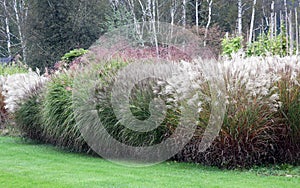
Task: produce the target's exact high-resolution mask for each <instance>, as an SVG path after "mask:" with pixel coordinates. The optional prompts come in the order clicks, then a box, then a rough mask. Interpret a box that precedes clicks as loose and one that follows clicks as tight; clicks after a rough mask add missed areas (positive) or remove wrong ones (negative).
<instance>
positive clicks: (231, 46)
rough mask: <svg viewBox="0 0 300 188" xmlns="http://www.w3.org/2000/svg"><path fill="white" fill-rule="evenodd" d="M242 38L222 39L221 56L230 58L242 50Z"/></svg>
mask: <svg viewBox="0 0 300 188" xmlns="http://www.w3.org/2000/svg"><path fill="white" fill-rule="evenodd" d="M242 42H243V37H233V38H227V37H226V38H224V39H223V40H222V51H223V55H227V56H229V57H231V54H233V53H236V52H238V51H239V50H240V49H242Z"/></svg>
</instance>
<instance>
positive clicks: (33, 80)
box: [1, 70, 48, 113]
mask: <svg viewBox="0 0 300 188" xmlns="http://www.w3.org/2000/svg"><path fill="white" fill-rule="evenodd" d="M47 80H48V79H47V78H46V77H44V76H42V75H40V73H39V70H37V71H35V72H34V71H29V72H28V73H21V74H13V75H8V76H6V77H2V78H1V81H2V95H3V96H4V103H5V109H7V111H8V112H9V113H14V112H15V110H16V109H17V108H18V105H19V104H20V102H21V100H22V99H23V98H24V97H25V96H26V94H27V93H28V92H29V91H30V90H31V89H32V88H33V87H35V86H36V85H40V84H44V83H45V82H46V81H47Z"/></svg>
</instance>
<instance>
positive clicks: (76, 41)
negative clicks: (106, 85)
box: [0, 0, 300, 67]
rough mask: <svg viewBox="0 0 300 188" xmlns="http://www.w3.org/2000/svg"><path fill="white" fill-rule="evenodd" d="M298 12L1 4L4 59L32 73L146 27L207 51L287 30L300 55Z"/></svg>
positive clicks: (204, 5)
mask: <svg viewBox="0 0 300 188" xmlns="http://www.w3.org/2000/svg"><path fill="white" fill-rule="evenodd" d="M299 6H300V1H299V0H89V1H85V0H72V1H71V0H64V1H61V0H39V1H35V0H1V1H0V57H13V56H16V55H17V54H19V55H21V57H22V61H23V62H25V63H27V64H29V65H30V66H32V67H36V66H38V67H45V66H53V64H54V63H55V62H56V61H58V60H60V57H61V56H62V55H63V54H65V53H66V52H68V51H70V50H72V49H74V48H88V47H89V46H90V45H91V44H92V43H93V42H94V41H95V40H96V39H97V38H99V37H100V36H101V35H102V34H103V33H105V32H107V31H110V30H112V29H114V28H116V27H118V26H121V25H125V24H133V23H136V22H143V21H161V22H167V23H171V24H174V25H181V26H184V27H186V28H189V29H192V30H193V31H194V32H195V33H196V34H199V35H201V36H202V37H203V39H204V45H208V46H211V45H217V44H215V43H218V42H219V43H220V38H221V37H224V35H225V33H226V32H227V33H229V34H232V35H235V36H243V37H244V39H245V40H246V41H247V42H248V43H251V42H253V41H254V40H255V39H256V38H257V37H258V36H259V35H260V34H262V33H271V35H276V34H278V32H280V31H281V30H280V29H281V28H282V26H283V27H284V28H285V31H286V33H287V37H286V40H289V41H288V43H287V44H289V50H294V49H297V52H298V51H299V29H300V28H299V25H298V21H299V16H298V13H299ZM217 33H218V34H217ZM214 35H215V36H214ZM211 40H216V42H215V43H213V42H211Z"/></svg>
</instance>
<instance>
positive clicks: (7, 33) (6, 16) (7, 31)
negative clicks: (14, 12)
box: [2, 0, 12, 57]
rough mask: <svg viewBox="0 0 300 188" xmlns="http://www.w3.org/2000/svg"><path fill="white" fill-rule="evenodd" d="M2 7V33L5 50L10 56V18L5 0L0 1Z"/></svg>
mask: <svg viewBox="0 0 300 188" xmlns="http://www.w3.org/2000/svg"><path fill="white" fill-rule="evenodd" d="M2 8H3V13H4V14H3V17H4V20H5V21H4V23H5V25H4V27H3V31H2V32H3V33H4V35H5V37H6V39H5V41H6V50H7V54H8V56H9V57H10V56H11V55H12V54H11V32H10V20H9V14H8V13H9V11H8V4H7V1H6V0H3V2H2Z"/></svg>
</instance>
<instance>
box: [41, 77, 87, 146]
mask: <svg viewBox="0 0 300 188" xmlns="http://www.w3.org/2000/svg"><path fill="white" fill-rule="evenodd" d="M72 85H73V77H72V74H71V73H69V72H65V73H61V74H59V75H57V76H54V77H53V78H52V79H51V81H50V82H49V83H48V85H47V89H46V91H45V96H44V100H43V104H42V105H43V108H42V110H41V117H42V120H41V121H42V122H43V124H42V127H43V135H44V137H45V139H46V141H47V142H49V143H53V144H55V145H58V146H61V147H67V148H70V149H73V150H75V151H83V150H85V149H86V148H84V145H85V144H84V141H83V138H82V137H81V134H80V132H79V129H78V128H77V127H76V122H75V117H74V113H73V105H72Z"/></svg>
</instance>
